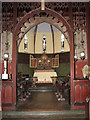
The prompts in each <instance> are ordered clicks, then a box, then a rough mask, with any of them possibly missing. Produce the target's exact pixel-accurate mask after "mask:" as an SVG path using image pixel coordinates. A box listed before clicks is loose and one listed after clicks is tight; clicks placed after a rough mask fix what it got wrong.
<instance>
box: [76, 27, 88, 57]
mask: <svg viewBox="0 0 90 120" xmlns="http://www.w3.org/2000/svg"><path fill="white" fill-rule="evenodd" d="M74 36H75V37H74V44H75V54H77V57H78V59H81V58H80V57H81V52H82V51H84V52H85V59H87V37H86V32H85V31H84V30H81V29H79V30H76V32H75V33H74ZM82 38H83V40H82ZM82 44H83V46H82Z"/></svg>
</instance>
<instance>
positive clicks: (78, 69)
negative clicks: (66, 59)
mask: <svg viewBox="0 0 90 120" xmlns="http://www.w3.org/2000/svg"><path fill="white" fill-rule="evenodd" d="M86 64H87V60H84V61H82V60H78V61H77V62H76V63H75V77H76V78H77V77H80V78H81V77H83V74H82V68H83V67H84V66H85V65H86Z"/></svg>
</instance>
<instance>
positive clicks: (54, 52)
mask: <svg viewBox="0 0 90 120" xmlns="http://www.w3.org/2000/svg"><path fill="white" fill-rule="evenodd" d="M50 27H51V32H52V41H53V53H55V48H54V31H53V27H52V25H50Z"/></svg>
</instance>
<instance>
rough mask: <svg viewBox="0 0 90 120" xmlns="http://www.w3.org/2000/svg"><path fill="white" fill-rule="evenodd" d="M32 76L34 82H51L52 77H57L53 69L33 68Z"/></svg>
mask: <svg viewBox="0 0 90 120" xmlns="http://www.w3.org/2000/svg"><path fill="white" fill-rule="evenodd" d="M33 77H34V78H35V79H34V80H35V81H34V82H35V83H53V79H52V77H55V78H56V77H57V73H56V72H55V71H54V70H35V71H34V75H33Z"/></svg>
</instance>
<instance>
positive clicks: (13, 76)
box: [12, 3, 17, 105]
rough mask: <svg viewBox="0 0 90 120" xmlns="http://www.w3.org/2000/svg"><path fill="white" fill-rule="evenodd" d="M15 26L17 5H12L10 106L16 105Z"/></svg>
mask: <svg viewBox="0 0 90 120" xmlns="http://www.w3.org/2000/svg"><path fill="white" fill-rule="evenodd" d="M16 24H17V3H13V50H12V51H13V52H12V53H13V54H12V79H13V98H12V104H14V105H16V72H17V71H16V65H17V46H16V38H15V37H16V35H14V30H15V27H16Z"/></svg>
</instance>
